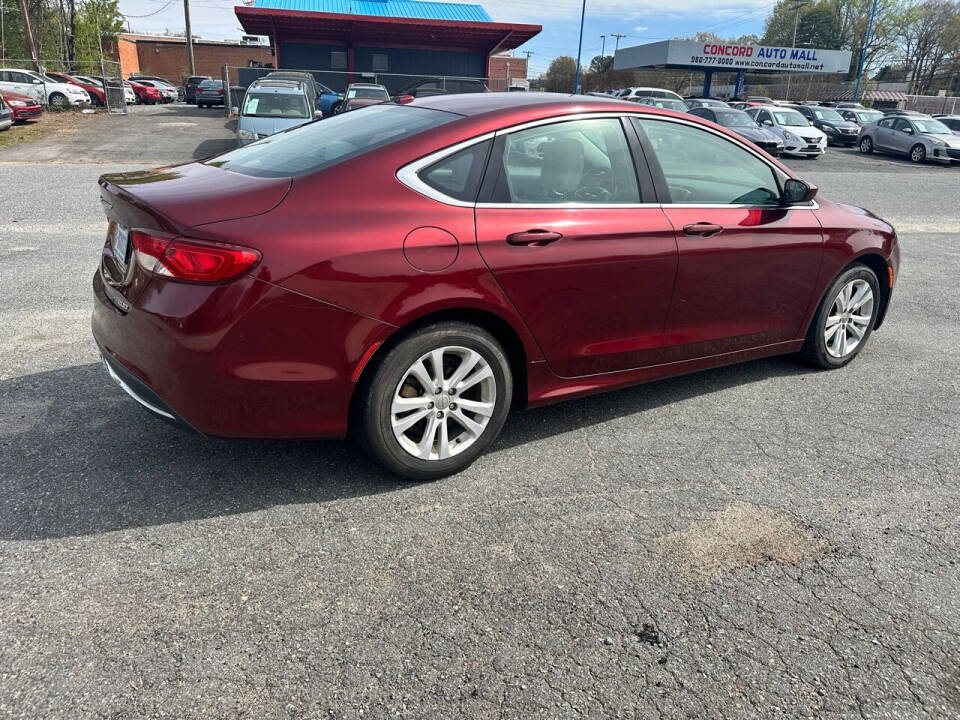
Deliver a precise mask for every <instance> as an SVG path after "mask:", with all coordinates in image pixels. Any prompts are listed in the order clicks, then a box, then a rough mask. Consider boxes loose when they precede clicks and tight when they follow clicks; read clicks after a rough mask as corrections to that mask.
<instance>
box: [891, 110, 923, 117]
mask: <svg viewBox="0 0 960 720" xmlns="http://www.w3.org/2000/svg"><path fill="white" fill-rule="evenodd" d="M883 114H884V115H907V116H909V115H913V116H916V117H930V116H929V115H928V114H927V113H922V112H917V111H916V110H901V109H900V108H890V109H889V110H884V111H883Z"/></svg>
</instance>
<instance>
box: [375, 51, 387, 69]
mask: <svg viewBox="0 0 960 720" xmlns="http://www.w3.org/2000/svg"><path fill="white" fill-rule="evenodd" d="M373 71H374V72H386V71H387V56H386V55H384V54H383V53H374V54H373Z"/></svg>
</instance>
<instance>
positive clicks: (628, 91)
mask: <svg viewBox="0 0 960 720" xmlns="http://www.w3.org/2000/svg"><path fill="white" fill-rule="evenodd" d="M617 97H618V98H619V99H620V100H629V101H631V102H638V101H639V100H640V99H641V98H645V97H658V98H667V99H670V100H680V101H682V100H683V98H682V97H680V96H679V95H678V94H677V93H675V92H673V91H672V90H664V89H663V88H652V87H630V88H625V89H623V90H621V91H620V94H619V95H617Z"/></svg>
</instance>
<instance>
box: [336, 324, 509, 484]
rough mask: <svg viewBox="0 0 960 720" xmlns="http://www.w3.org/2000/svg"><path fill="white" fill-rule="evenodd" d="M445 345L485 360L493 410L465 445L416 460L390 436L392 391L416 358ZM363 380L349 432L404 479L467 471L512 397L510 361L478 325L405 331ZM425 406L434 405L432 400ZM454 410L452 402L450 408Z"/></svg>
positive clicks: (503, 418)
mask: <svg viewBox="0 0 960 720" xmlns="http://www.w3.org/2000/svg"><path fill="white" fill-rule="evenodd" d="M447 346H458V347H463V348H467V349H469V350H473V351H475V352H477V353H479V355H480V356H481V357H482V358H483V360H484V361H486V363H487V365H488V366H489V367H490V369H491V370H492V371H493V377H494V381H495V383H496V388H495V392H494V397H495V401H494V408H493V412H492V414H491V415H490V418H489V421H488V422H487V425H486V427H484V429H483V430H482V431H481V432H480V434H479V436H478V437H477V438H476V439H475V440H473V442H472V444H471V445H469V446H468V447H466V449H464V450H462V451H460V452H458V453H457V454H456V455H453V456H452V457H449V458H446V459H443V460H440V459H434V460H421V459H419V458H416V457H414V456H413V455H411V454H410V453H409V452H407V451H406V450H405V449H404V448H403V447H402V446H401V444H400V442H399V441H398V440H397V438H396V437H395V436H394V433H393V426H392V424H391V406H392V403H393V398H394V393H395V392H396V390H397V388H398V386H399V385H400V383H401V382H402V381H403V380H404V377H405V376H406V374H407V371H408V370H409V369H410V368H411V367H412V366H413V365H414V364H415V363H416V361H417V359H418V358H421V357H422V356H424V355H425V354H427V353H429V352H430V351H432V350H435V349H438V348H441V347H447ZM447 357H449V355H448V356H447ZM445 363H446V361H445ZM445 363H444V364H445ZM455 367H456V366H454V369H455ZM364 378H365V380H364V381H363V383H362V385H361V386H360V387H358V388H357V392H358V393H359V395H358V402H357V406H356V414H355V416H354V422H353V426H352V428H351V430H352V434H353V435H354V436H355V438H356V439H357V440H358V441H359V444H360V445H361V447H363V449H364V450H365V451H366V452H367V453H368V454H369V455H371V456H372V457H373V458H374V459H376V460H378V461H379V462H381V463H382V464H383V465H384V466H386V467H387V468H388V469H389V470H390V471H392V472H394V473H396V474H397V475H399V476H401V477H403V478H406V479H408V480H416V481H424V480H435V479H437V478H441V477H445V476H447V475H452V474H454V473H457V472H460V471H461V470H464V469H466V468H467V467H468V466H469V465H470V464H471V463H472V462H473V461H474V460H476V459H477V458H478V457H479V456H480V455H481V454H483V452H484V451H486V449H487V448H488V447H490V444H491V443H492V442H493V441H494V440H495V439H496V438H497V435H499V434H500V430H501V429H502V428H503V423H504V422H505V421H506V419H507V413H508V412H509V410H510V402H511V400H512V397H513V376H512V373H511V371H510V362H509V361H508V359H507V356H506V353H505V352H504V351H503V348H502V347H501V346H500V343H499V342H497V340H496V339H495V338H494V337H493V336H492V335H491V334H490V333H488V332H487V331H486V330H484V329H483V328H480V327H477V326H475V325H470V324H468V323H461V322H441V323H437V324H435V325H429V326H427V327H424V328H422V329H420V330H418V331H416V332H415V333H413V334H411V335H409V336H408V337H406V338H404V339H403V340H401V341H400V342H399V343H397V344H396V345H395V346H394V347H392V348H390V349H389V350H388V351H387V352H386V353H384V355H383V356H382V357H379V358H375V359H374V360H373V364H372V365H371V367H370V368H368V371H367V372H366V373H365V374H364ZM442 395H443V393H441V396H442ZM455 399H456V398H455V397H454V398H451V400H455ZM429 407H430V408H433V407H434V406H433V404H432V403H431V405H430V406H429ZM438 407H439V404H438ZM453 409H454V408H453V407H452V406H451V407H450V410H453ZM448 412H449V411H448ZM424 422H425V423H426V422H427V420H424ZM444 422H445V423H447V422H450V425H448V426H447V427H448V428H450V427H453V428H454V429H456V428H457V425H456V421H455V420H454V421H453V422H451V421H449V420H446V419H445V420H444ZM414 427H416V426H414ZM411 429H413V428H411ZM451 439H453V438H452V436H451Z"/></svg>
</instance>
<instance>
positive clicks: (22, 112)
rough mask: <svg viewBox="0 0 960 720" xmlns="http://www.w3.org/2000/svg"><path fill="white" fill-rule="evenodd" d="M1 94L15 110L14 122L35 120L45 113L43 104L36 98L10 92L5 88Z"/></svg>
mask: <svg viewBox="0 0 960 720" xmlns="http://www.w3.org/2000/svg"><path fill="white" fill-rule="evenodd" d="M0 95H3V99H4V100H6V102H7V105H9V106H10V109H11V110H13V122H14V123H20V122H26V121H27V120H35V119H37V118H38V117H40V116H41V115H43V105H41V104H40V103H38V102H37V99H36V98H32V97H30V96H29V95H21V94H20V93H14V92H10V91H9V90H3V91H2V92H0Z"/></svg>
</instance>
